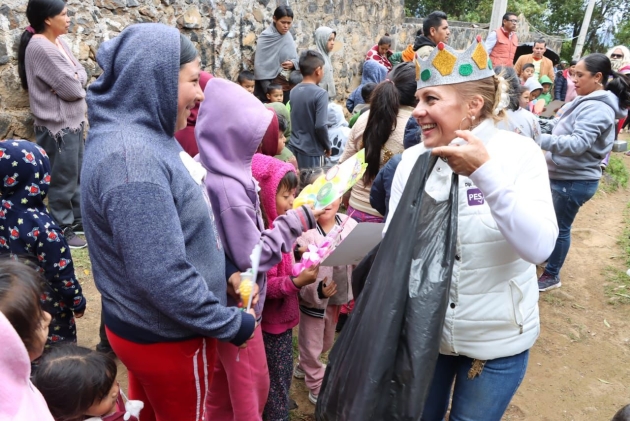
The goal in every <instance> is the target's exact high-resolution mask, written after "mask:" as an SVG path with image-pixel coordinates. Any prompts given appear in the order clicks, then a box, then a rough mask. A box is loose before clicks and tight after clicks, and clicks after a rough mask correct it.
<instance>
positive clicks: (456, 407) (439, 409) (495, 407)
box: [422, 350, 529, 421]
mask: <svg viewBox="0 0 630 421" xmlns="http://www.w3.org/2000/svg"><path fill="white" fill-rule="evenodd" d="M528 360H529V350H527V351H525V352H522V353H520V354H518V355H513V356H511V357H505V358H497V359H494V360H488V361H487V362H486V365H485V366H484V368H483V371H482V372H481V374H479V375H478V376H476V377H475V378H473V379H472V380H470V379H468V371H469V370H470V368H471V366H472V364H473V361H474V360H473V359H472V358H468V357H464V356H450V355H441V354H440V356H439V357H438V361H437V366H436V368H435V374H434V375H433V382H432V384H431V389H430V390H429V396H428V397H427V400H426V403H425V406H424V412H423V413H422V421H443V420H444V416H445V415H446V410H447V409H448V402H449V400H450V397H451V396H450V395H451V388H452V386H453V381H455V387H454V388H453V403H452V405H451V413H450V415H449V420H450V421H501V417H502V416H503V414H504V413H505V410H506V409H507V407H508V405H509V403H510V401H511V400H512V397H513V396H514V394H515V393H516V390H517V389H518V387H519V386H520V385H521V382H522V381H523V377H525V371H526V370H527V362H528Z"/></svg>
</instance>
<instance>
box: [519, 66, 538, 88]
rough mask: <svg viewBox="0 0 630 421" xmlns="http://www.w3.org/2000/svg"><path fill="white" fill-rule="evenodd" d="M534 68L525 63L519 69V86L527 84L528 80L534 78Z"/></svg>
mask: <svg viewBox="0 0 630 421" xmlns="http://www.w3.org/2000/svg"><path fill="white" fill-rule="evenodd" d="M535 69H536V68H535V67H534V65H533V64H532V63H526V64H524V65H523V68H522V69H521V77H520V80H521V85H525V83H526V82H527V80H528V79H529V78H531V77H532V76H534V72H535Z"/></svg>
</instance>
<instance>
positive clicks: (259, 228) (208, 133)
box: [195, 78, 316, 318]
mask: <svg viewBox="0 0 630 421" xmlns="http://www.w3.org/2000/svg"><path fill="white" fill-rule="evenodd" d="M204 94H205V97H206V99H205V100H204V101H203V102H202V103H201V106H200V107H199V115H198V117H197V126H196V128H195V135H196V138H197V144H198V146H199V160H200V161H201V163H202V164H203V166H204V167H205V168H206V170H207V171H208V175H207V176H206V181H205V183H206V188H207V190H208V196H209V197H210V201H211V202H212V210H213V212H214V215H215V218H216V220H217V228H218V231H219V235H220V236H221V241H222V242H223V246H224V247H225V251H226V254H227V255H228V257H229V258H230V260H232V261H233V262H234V264H235V265H236V267H237V268H238V269H239V270H240V271H241V272H243V271H245V270H247V269H248V268H249V267H250V266H251V263H250V260H249V255H250V254H251V252H252V250H253V249H254V246H255V245H256V244H258V243H262V254H261V257H260V267H259V275H258V278H257V279H256V283H257V284H258V287H259V288H260V299H259V301H258V305H257V306H256V308H255V310H256V314H257V316H258V318H260V317H261V314H262V308H263V305H264V302H265V295H266V289H267V277H266V272H267V271H268V270H269V269H271V268H272V267H274V266H275V265H277V264H278V263H279V262H280V261H281V260H282V253H288V252H290V251H292V249H293V245H294V244H295V241H296V240H297V238H298V237H300V235H302V232H305V231H308V230H309V229H313V228H315V226H316V225H315V218H314V217H313V213H312V212H311V211H310V209H308V208H306V207H302V208H300V209H297V210H292V211H289V212H287V213H286V215H284V216H281V217H279V218H278V219H276V220H275V221H274V227H273V229H269V230H265V229H264V225H263V221H262V217H261V213H260V202H259V199H258V194H257V184H256V182H255V181H254V178H253V177H252V157H253V156H254V153H256V150H257V149H258V147H259V146H260V143H261V142H262V139H263V136H264V135H265V132H266V131H267V128H268V127H269V124H270V123H271V117H272V115H271V113H269V111H267V109H266V108H265V106H264V105H263V104H262V103H261V102H260V101H259V100H258V99H257V98H256V97H255V96H253V95H252V94H250V93H248V92H247V91H246V90H244V89H243V88H242V87H240V86H239V85H237V84H235V83H233V82H230V81H227V80H225V79H219V78H213V79H212V80H210V81H209V82H208V84H207V85H206V89H205V91H204ZM228 302H229V303H230V304H234V302H233V301H230V300H228Z"/></svg>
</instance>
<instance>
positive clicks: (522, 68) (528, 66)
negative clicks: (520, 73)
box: [521, 63, 536, 70]
mask: <svg viewBox="0 0 630 421" xmlns="http://www.w3.org/2000/svg"><path fill="white" fill-rule="evenodd" d="M535 68H536V66H534V65H533V64H532V63H525V64H523V67H521V70H525V69H535Z"/></svg>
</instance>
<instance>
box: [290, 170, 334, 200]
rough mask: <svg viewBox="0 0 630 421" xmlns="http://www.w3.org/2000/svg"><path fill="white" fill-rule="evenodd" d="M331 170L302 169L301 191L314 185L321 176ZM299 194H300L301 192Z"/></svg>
mask: <svg viewBox="0 0 630 421" xmlns="http://www.w3.org/2000/svg"><path fill="white" fill-rule="evenodd" d="M330 168H331V167H330V166H324V167H310V168H300V189H303V188H304V187H306V186H308V185H309V184H313V183H314V182H315V180H317V178H318V177H319V176H320V175H323V174H326V172H327V171H328V170H329V169H330ZM298 190H299V189H298ZM297 194H299V191H298V192H297Z"/></svg>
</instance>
